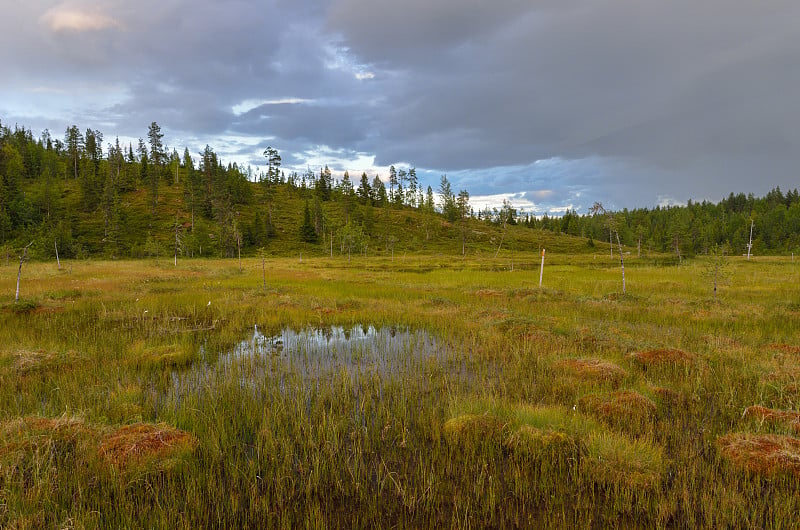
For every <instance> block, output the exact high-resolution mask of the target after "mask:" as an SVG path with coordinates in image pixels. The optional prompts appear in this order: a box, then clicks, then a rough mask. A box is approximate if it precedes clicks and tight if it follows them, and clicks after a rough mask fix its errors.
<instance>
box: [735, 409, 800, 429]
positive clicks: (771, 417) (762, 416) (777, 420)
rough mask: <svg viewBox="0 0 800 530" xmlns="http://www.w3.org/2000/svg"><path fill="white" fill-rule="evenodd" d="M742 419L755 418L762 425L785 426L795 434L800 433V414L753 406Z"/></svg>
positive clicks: (746, 410) (745, 412) (745, 411)
mask: <svg viewBox="0 0 800 530" xmlns="http://www.w3.org/2000/svg"><path fill="white" fill-rule="evenodd" d="M742 417H744V418H754V419H756V420H758V421H760V422H761V423H767V424H769V425H776V424H777V425H785V426H787V427H789V428H790V429H792V430H793V431H794V432H796V433H800V412H795V411H792V410H776V409H769V408H767V407H762V406H761V405H753V406H752V407H747V408H746V409H745V410H744V414H743V415H742Z"/></svg>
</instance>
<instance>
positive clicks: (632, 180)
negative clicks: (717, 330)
mask: <svg viewBox="0 0 800 530" xmlns="http://www.w3.org/2000/svg"><path fill="white" fill-rule="evenodd" d="M798 20H800V2H797V1H796V0H762V1H731V0H703V1H697V0H654V1H648V0H498V1H494V2H487V1H485V0H404V1H399V0H370V1H367V0H319V1H311V0H250V1H237V0H137V1H136V2H131V1H129V0H64V1H53V0H37V1H29V0H4V1H3V16H2V21H1V22H0V27H2V31H0V65H1V66H2V76H1V77H0V120H2V123H3V124H4V125H6V126H13V124H14V123H19V124H20V125H24V126H26V127H28V128H31V129H33V131H34V135H38V134H39V133H40V132H41V131H42V130H43V129H45V128H48V129H49V130H50V131H51V133H52V134H53V135H54V136H57V137H62V136H63V132H64V130H65V129H66V127H67V126H68V125H71V124H77V125H78V126H79V127H80V128H81V129H86V128H92V129H99V130H100V131H102V132H103V133H104V134H105V141H106V142H109V141H113V137H114V136H115V135H119V136H120V138H121V139H123V140H124V139H135V138H138V137H145V136H146V133H147V127H148V125H149V124H150V122H152V121H157V122H158V123H159V125H160V126H161V128H162V130H163V132H164V133H165V137H164V140H165V143H166V144H168V145H169V146H174V147H176V148H178V149H179V150H182V148H183V147H184V146H188V147H189V148H190V150H191V151H192V152H193V153H198V152H199V151H200V150H201V149H202V148H203V146H205V145H206V144H209V145H211V146H212V147H213V148H214V149H215V150H216V151H217V153H219V154H220V155H221V156H222V157H223V158H224V159H225V160H235V161H238V162H240V163H245V164H246V163H250V164H252V165H254V166H258V168H259V169H260V168H262V167H263V166H264V158H263V156H262V155H261V153H262V152H263V150H264V148H265V147H266V146H267V145H271V146H273V147H276V148H278V149H279V150H280V152H281V154H282V155H283V162H284V166H285V167H286V168H287V169H292V168H294V169H297V170H298V171H300V172H302V171H304V170H305V169H306V168H307V167H311V168H312V169H317V170H318V169H319V167H320V165H321V164H326V163H327V164H329V165H330V166H331V168H333V169H334V170H337V171H342V170H344V169H349V171H350V173H351V174H354V173H355V174H357V175H360V173H361V171H364V170H366V171H367V172H368V173H369V174H370V177H371V176H372V175H374V173H376V172H379V173H381V175H382V176H383V177H387V176H388V175H387V171H386V167H387V166H389V165H390V164H395V165H397V166H405V165H413V166H415V167H416V168H417V173H418V175H420V176H421V177H422V179H423V180H424V181H425V183H426V184H430V185H432V186H433V188H434V189H436V188H437V186H438V182H439V177H440V175H441V174H447V175H448V178H449V179H450V181H451V182H452V184H453V187H454V188H455V189H456V190H459V189H462V188H464V189H467V190H468V191H469V192H470V194H471V195H472V196H473V199H474V201H473V204H474V205H475V206H476V208H480V207H482V205H483V204H486V203H487V202H493V203H495V204H496V203H498V202H501V201H502V198H504V197H508V198H510V199H511V202H512V203H513V204H515V205H517V206H520V207H524V208H525V210H526V211H535V212H539V213H541V212H544V211H551V212H556V211H559V209H563V208H569V207H573V208H576V209H578V211H579V212H585V211H586V209H587V208H588V206H590V205H591V204H592V203H593V202H594V201H596V200H599V201H602V202H603V203H604V204H606V205H607V206H612V207H615V208H622V207H637V206H655V205H656V204H665V203H670V202H672V203H682V202H685V201H686V200H687V199H694V200H702V199H709V200H713V201H717V200H719V199H721V198H722V197H723V196H725V195H727V194H728V193H729V192H739V191H743V192H745V193H747V192H753V193H755V194H756V195H759V194H764V193H766V192H767V191H768V190H769V189H770V188H772V187H774V186H780V187H781V188H783V189H787V188H789V187H791V188H795V187H798V183H800V178H798V168H799V167H800V163H799V162H800V67H799V66H798V65H800V24H798V23H797V21H798Z"/></svg>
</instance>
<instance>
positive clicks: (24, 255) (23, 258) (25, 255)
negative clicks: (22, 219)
mask: <svg viewBox="0 0 800 530" xmlns="http://www.w3.org/2000/svg"><path fill="white" fill-rule="evenodd" d="M31 245H33V241H31V242H30V243H28V244H27V245H25V247H24V248H23V249H22V254H21V255H20V257H19V271H17V294H16V295H15V296H14V303H15V304H16V303H17V302H19V280H20V278H21V277H22V264H23V263H25V261H27V259H28V247H30V246H31Z"/></svg>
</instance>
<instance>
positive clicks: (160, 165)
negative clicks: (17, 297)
mask: <svg viewBox="0 0 800 530" xmlns="http://www.w3.org/2000/svg"><path fill="white" fill-rule="evenodd" d="M163 136H164V135H163V134H162V132H161V128H160V127H159V125H158V124H157V123H156V122H153V123H151V125H150V127H149V128H148V131H147V135H146V139H145V138H142V139H139V140H138V142H137V143H136V145H133V144H128V145H120V142H119V139H118V138H115V139H114V141H113V142H108V143H106V144H105V148H104V136H103V133H102V132H100V131H97V130H92V129H86V130H85V131H81V130H80V129H79V128H78V127H77V126H74V125H73V126H70V127H68V128H67V129H66V131H65V132H64V135H63V137H62V138H56V137H54V136H52V135H51V133H50V132H49V131H47V130H45V131H44V132H43V133H42V134H41V135H40V136H39V137H34V136H33V133H32V131H31V130H30V129H26V128H24V127H19V126H15V127H14V129H10V128H8V127H5V126H3V125H2V124H0V250H2V249H3V248H4V249H5V253H6V255H8V253H9V252H10V249H12V248H16V247H21V246H24V245H26V244H27V243H28V242H29V241H34V242H35V244H34V245H33V247H32V248H33V251H34V253H35V254H37V255H39V256H42V257H48V256H51V255H54V254H55V253H56V252H59V253H60V254H61V256H64V257H85V256H103V257H108V258H116V257H144V256H152V255H158V254H159V253H161V254H169V255H172V254H178V255H183V256H200V255H205V256H234V255H236V254H237V253H241V252H248V251H250V252H252V251H254V250H255V249H258V248H262V247H265V246H267V245H269V244H270V242H271V241H273V240H274V239H275V238H276V236H278V235H279V233H280V235H283V237H284V240H289V241H291V240H296V241H303V242H305V243H319V244H322V243H323V241H330V240H332V239H334V238H335V239H336V243H337V247H338V248H339V250H340V251H341V252H344V251H345V249H346V250H347V251H348V252H350V251H351V250H353V249H354V248H357V247H360V246H361V245H362V244H364V242H365V241H367V240H368V238H369V237H370V236H375V234H374V233H373V232H374V230H373V229H374V224H375V219H374V215H375V214H374V211H373V210H374V209H375V208H384V209H386V208H390V209H403V208H408V209H414V210H417V211H419V212H422V214H423V215H422V216H418V217H421V218H423V219H425V221H424V222H423V223H421V226H420V228H421V229H422V230H424V231H425V232H426V238H427V237H428V236H429V235H430V232H431V231H432V228H433V225H434V220H435V218H436V217H437V216H438V215H439V213H438V212H439V211H443V212H444V214H445V215H446V217H447V218H448V219H449V220H451V221H455V220H457V219H463V218H465V217H466V216H467V215H468V209H467V208H466V207H465V205H466V204H467V203H466V201H467V200H468V198H469V195H468V194H467V192H466V191H465V190H462V191H461V192H460V194H459V195H458V196H456V195H455V194H454V193H453V192H452V191H451V190H450V184H449V182H448V181H447V178H446V177H442V189H440V190H439V192H440V194H442V197H443V199H442V203H441V204H440V205H437V204H436V203H435V198H434V193H433V190H432V189H431V187H430V186H428V187H427V188H426V189H424V188H423V186H421V185H420V183H419V181H418V179H417V175H416V170H415V169H414V168H413V167H412V168H399V169H396V168H395V167H394V166H392V167H391V168H390V172H389V179H388V182H387V183H384V182H383V181H382V180H381V179H380V178H379V176H378V175H375V176H373V177H372V178H370V177H369V176H368V175H367V174H366V173H362V174H361V175H360V177H359V178H358V180H357V181H355V182H354V181H353V180H351V177H350V175H349V173H347V172H345V173H344V175H343V177H342V178H341V179H336V178H334V177H333V175H332V172H331V171H330V169H329V168H328V167H327V166H326V167H324V168H322V169H320V170H319V171H318V172H317V173H315V172H314V171H312V170H310V169H309V170H308V171H306V172H304V173H301V174H299V173H296V172H291V173H289V174H286V172H284V171H282V170H281V156H280V153H279V152H278V150H277V149H274V148H272V147H268V148H267V149H265V151H264V156H265V162H266V170H265V171H261V172H259V173H255V172H254V171H253V170H252V168H250V167H247V168H244V167H240V166H238V165H237V164H235V163H233V164H230V163H229V164H227V165H226V164H223V163H222V162H221V161H220V160H219V158H218V156H217V154H216V153H215V152H214V150H213V149H212V148H211V147H210V146H206V147H205V149H204V150H203V151H202V152H201V153H199V154H198V155H199V156H197V158H195V157H193V156H192V155H191V153H190V152H189V150H188V148H184V149H183V153H182V154H179V153H178V151H177V150H176V149H174V148H172V149H170V148H167V147H166V146H165V145H164V141H163ZM195 160H197V163H195ZM334 205H335V206H334ZM393 238H395V236H393V235H390V234H381V239H382V240H383V244H384V245H387V246H389V245H392V244H393V241H392V239H393ZM395 239H396V238H395ZM331 244H332V242H331Z"/></svg>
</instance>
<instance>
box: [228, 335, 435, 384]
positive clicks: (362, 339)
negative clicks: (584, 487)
mask: <svg viewBox="0 0 800 530" xmlns="http://www.w3.org/2000/svg"><path fill="white" fill-rule="evenodd" d="M252 357H260V358H271V359H273V360H275V361H278V362H281V363H283V364H285V365H286V367H287V368H290V369H295V370H298V371H299V372H300V373H302V374H303V375H306V376H309V375H315V374H320V373H323V372H326V371H330V370H335V369H339V368H344V369H345V370H347V371H348V372H352V373H356V372H360V371H365V370H375V371H377V372H378V373H380V374H389V373H392V372H396V371H397V370H401V369H403V368H409V367H411V366H414V365H418V364H419V363H420V361H423V360H425V359H434V360H437V361H441V360H444V357H446V350H445V349H444V348H442V347H440V346H439V344H438V342H437V341H436V340H435V339H434V338H433V337H432V336H430V335H428V334H427V333H426V332H425V331H421V330H417V331H411V330H409V329H405V328H398V327H396V326H387V327H381V328H376V327H374V326H369V325H359V326H353V327H343V326H326V327H318V328H306V329H303V330H300V331H296V330H294V329H291V328H285V329H283V330H282V331H281V332H280V333H279V334H277V335H272V336H266V335H264V334H262V333H261V332H260V331H259V330H258V328H257V327H256V328H255V329H254V332H253V336H252V337H250V338H249V339H247V340H244V341H242V342H240V343H239V344H238V345H237V346H236V347H235V348H234V349H233V351H232V352H231V355H228V356H223V357H222V358H221V360H220V362H221V363H236V362H240V361H242V360H245V359H247V358H252Z"/></svg>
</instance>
